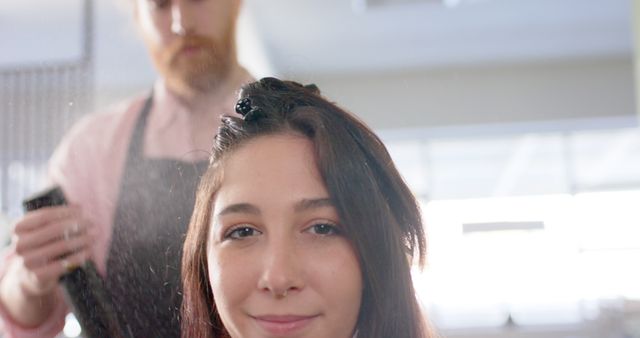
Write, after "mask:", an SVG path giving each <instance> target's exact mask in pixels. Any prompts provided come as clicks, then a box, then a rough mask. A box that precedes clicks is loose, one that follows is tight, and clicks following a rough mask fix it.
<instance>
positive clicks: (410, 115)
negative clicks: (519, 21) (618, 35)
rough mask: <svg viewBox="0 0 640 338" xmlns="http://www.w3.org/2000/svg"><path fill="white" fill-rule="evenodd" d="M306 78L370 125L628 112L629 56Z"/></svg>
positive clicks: (522, 119) (630, 102)
mask: <svg viewBox="0 0 640 338" xmlns="http://www.w3.org/2000/svg"><path fill="white" fill-rule="evenodd" d="M308 80H309V81H316V83H317V84H318V85H319V86H320V88H321V89H322V90H323V93H324V94H325V95H327V96H328V97H329V98H331V99H332V100H334V101H336V102H338V103H339V104H341V105H342V106H344V107H346V108H347V109H349V110H351V111H352V112H354V113H356V114H358V115H360V116H361V117H362V118H363V119H364V120H365V121H367V122H368V123H369V124H370V125H371V126H372V127H374V128H384V129H390V128H401V127H421V126H423V127H434V126H450V125H460V124H478V123H482V124H486V123H503V122H526V121H541V120H562V119H573V118H591V117H608V116H621V115H627V116H629V115H633V114H635V105H634V90H633V88H634V84H633V62H632V59H631V57H628V58H627V57H615V58H606V59H596V60H564V61H549V62H544V63H535V64H511V65H501V64H496V65H486V66H478V67H468V68H455V69H454V68H450V69H433V70H425V71H416V72H412V71H404V72H398V73H386V74H377V75H348V76H341V75H336V76H331V77H325V78H321V79H308Z"/></svg>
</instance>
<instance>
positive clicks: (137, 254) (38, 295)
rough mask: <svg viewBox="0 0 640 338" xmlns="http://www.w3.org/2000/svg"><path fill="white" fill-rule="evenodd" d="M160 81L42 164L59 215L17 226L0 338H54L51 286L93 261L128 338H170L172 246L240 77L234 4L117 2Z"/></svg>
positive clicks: (4, 266)
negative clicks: (58, 195)
mask: <svg viewBox="0 0 640 338" xmlns="http://www.w3.org/2000/svg"><path fill="white" fill-rule="evenodd" d="M128 1H129V2H130V5H131V10H132V13H133V17H134V20H135V22H136V24H137V26H138V28H139V31H140V32H141V35H142V40H143V41H144V43H145V45H146V47H147V50H148V52H149V56H150V58H151V61H153V64H154V66H155V68H156V70H157V72H158V74H159V75H160V77H159V79H158V80H157V82H156V83H155V85H154V87H153V90H151V91H150V92H151V93H147V94H145V95H144V96H140V97H136V98H133V99H131V100H129V101H128V102H125V103H123V104H121V105H119V106H117V107H115V108H114V109H112V110H110V111H107V112H103V113H99V114H90V115H88V116H87V117H85V118H84V119H82V120H81V121H80V122H78V123H77V124H76V125H75V126H74V127H73V128H72V130H71V131H70V132H69V134H68V135H66V136H65V138H64V139H63V141H62V143H61V144H60V145H59V147H58V148H57V150H56V152H55V153H54V155H53V157H52V159H51V161H50V163H49V177H50V179H51V182H52V183H53V184H56V185H60V186H61V187H62V189H63V191H64V193H65V195H66V198H67V200H68V201H69V202H70V206H65V207H53V208H46V209H40V210H37V211H34V212H30V213H28V214H26V215H25V216H24V217H23V218H22V219H20V220H18V222H17V224H16V225H15V228H14V230H13V233H12V244H11V246H10V247H9V249H8V250H7V252H5V253H4V255H3V257H2V261H1V262H0V316H1V318H2V319H1V320H0V327H2V326H3V325H4V329H5V332H4V334H5V337H6V338H18V337H20V338H22V337H38V338H46V337H54V336H56V335H57V334H58V333H59V332H60V331H61V330H62V328H63V326H64V318H65V315H66V314H67V313H68V312H69V309H68V307H67V305H66V304H65V302H64V300H63V296H62V292H61V290H60V288H59V286H58V279H59V278H60V276H61V275H63V274H64V273H65V272H66V271H69V270H70V269H72V268H74V267H76V266H78V265H80V264H82V263H83V262H84V261H85V260H86V259H92V260H94V261H95V263H96V265H97V267H98V270H99V272H100V273H101V274H102V275H103V276H104V278H105V282H106V287H107V290H108V291H109V294H110V295H111V297H112V299H113V302H114V305H115V308H116V309H115V310H116V312H117V313H118V316H119V319H120V321H121V324H122V326H123V327H124V329H125V330H126V331H128V332H129V333H130V335H131V336H132V337H163V338H171V337H179V336H180V323H179V321H178V317H179V316H178V314H179V311H180V304H181V292H180V289H179V288H180V260H181V253H182V241H183V238H184V233H185V232H186V227H187V223H188V221H189V217H190V215H191V211H192V208H193V199H194V191H195V186H196V184H197V180H198V179H199V176H200V175H201V174H202V172H203V171H204V170H205V169H206V166H207V161H206V160H207V158H208V156H209V153H208V149H209V148H210V143H211V135H213V134H214V133H215V131H216V130H217V128H218V125H219V123H220V115H223V114H230V113H233V112H232V111H230V110H232V109H233V107H234V103H235V100H236V93H237V90H238V88H240V86H242V85H243V84H244V83H246V82H249V81H251V76H250V75H249V74H248V73H247V72H246V71H245V70H244V69H243V68H242V67H241V66H240V65H239V64H238V62H237V59H236V47H235V24H236V19H237V16H238V12H239V7H240V0H128ZM0 335H1V334H0Z"/></svg>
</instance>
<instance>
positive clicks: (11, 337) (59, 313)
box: [0, 246, 69, 338]
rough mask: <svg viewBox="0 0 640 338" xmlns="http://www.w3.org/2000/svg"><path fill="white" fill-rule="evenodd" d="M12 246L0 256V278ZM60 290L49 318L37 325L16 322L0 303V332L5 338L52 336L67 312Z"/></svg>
mask: <svg viewBox="0 0 640 338" xmlns="http://www.w3.org/2000/svg"><path fill="white" fill-rule="evenodd" d="M14 255H15V251H14V247H13V246H9V247H8V248H7V249H6V250H5V251H4V252H3V253H2V258H0V279H2V277H4V275H5V273H6V270H7V267H8V266H9V264H10V261H11V260H12V259H13V258H14ZM62 297H63V296H62V290H61V289H60V288H58V291H57V293H56V298H57V301H56V302H55V305H54V309H53V311H52V313H51V315H50V316H49V318H48V319H47V320H46V321H45V322H44V323H42V324H41V325H39V326H37V327H24V326H22V325H20V324H19V323H16V322H15V321H14V320H13V319H12V318H11V316H9V314H8V313H7V311H6V309H4V308H3V307H2V304H0V333H3V334H4V336H3V337H5V338H48V337H49V338H52V337H55V336H56V335H57V334H58V333H59V332H60V331H62V329H63V328H64V318H65V315H66V314H67V313H68V312H69V309H68V307H67V305H66V303H65V302H64V301H63V299H62Z"/></svg>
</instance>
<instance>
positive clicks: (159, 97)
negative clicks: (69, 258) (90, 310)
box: [0, 74, 251, 338]
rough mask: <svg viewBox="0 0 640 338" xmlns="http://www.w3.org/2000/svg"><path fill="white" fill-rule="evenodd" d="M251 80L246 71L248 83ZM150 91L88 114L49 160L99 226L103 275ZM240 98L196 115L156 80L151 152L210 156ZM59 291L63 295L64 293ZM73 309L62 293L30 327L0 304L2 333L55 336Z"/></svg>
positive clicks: (23, 337) (97, 249) (54, 177)
mask: <svg viewBox="0 0 640 338" xmlns="http://www.w3.org/2000/svg"><path fill="white" fill-rule="evenodd" d="M249 81H251V78H250V76H249V75H248V74H246V76H245V81H243V83H247V82H249ZM147 95H148V94H144V95H140V96H138V97H136V98H134V99H132V100H130V101H127V102H125V103H122V104H120V105H118V106H115V107H113V108H112V109H108V110H107V111H105V112H101V113H96V114H90V115H87V116H85V117H83V118H82V119H81V120H80V121H78V122H77V123H76V124H75V125H74V127H73V128H72V129H71V130H70V131H69V133H67V135H65V137H64V139H63V140H62V142H61V143H60V145H59V146H58V148H57V149H56V151H55V153H54V154H53V157H52V158H51V160H50V162H49V177H50V179H51V181H52V182H54V183H55V184H58V185H60V186H61V187H62V189H63V190H64V192H65V196H66V197H67V200H68V201H69V203H71V204H76V205H80V206H81V207H82V210H83V213H84V215H85V217H87V218H88V219H89V220H90V221H91V222H92V223H93V224H94V226H95V227H96V228H97V230H98V231H97V233H98V236H97V238H98V240H97V241H96V243H95V246H94V247H93V255H94V257H93V258H94V260H95V263H96V267H97V269H98V271H99V272H100V273H102V274H103V275H104V274H105V270H106V261H107V253H108V250H109V247H110V242H111V231H112V226H113V218H114V213H115V208H116V205H117V202H118V195H119V190H120V179H121V176H122V173H123V170H124V165H125V160H126V156H127V151H128V147H129V141H130V136H131V133H132V131H133V128H134V126H135V123H136V121H137V118H138V116H139V113H140V111H141V109H142V106H143V105H144V101H145V99H146V98H147ZM236 100H237V93H234V94H233V95H229V96H228V97H225V98H223V99H222V100H220V102H219V104H216V105H215V106H214V107H211V108H212V109H211V110H210V111H212V112H213V113H212V114H207V115H206V116H204V115H202V116H196V115H194V114H193V113H191V112H190V110H189V109H188V107H186V106H185V105H183V104H182V103H181V102H180V101H179V100H178V98H176V97H175V96H173V95H172V94H171V93H170V92H169V91H167V89H166V87H165V86H164V83H163V82H161V81H160V82H158V83H156V85H155V86H154V100H153V107H152V109H151V111H150V114H149V117H148V120H147V125H146V129H145V140H144V147H145V149H144V154H145V156H147V157H149V158H172V159H180V160H183V161H191V162H195V161H200V160H203V159H206V158H208V156H209V152H210V149H211V145H212V141H213V137H214V135H215V132H216V131H217V128H218V126H219V121H220V116H221V115H233V114H235V111H234V110H233V109H234V106H235V102H236ZM13 257H14V252H13V248H12V247H9V249H8V251H7V252H6V253H5V255H4V257H3V259H2V264H0V278H2V276H3V275H4V273H5V268H6V266H7V265H8V263H9V261H10V260H11V259H12V258H13ZM58 296H59V297H62V293H61V292H59V294H58ZM68 311H69V310H68V308H67V306H66V304H65V302H64V301H62V298H61V299H60V301H58V302H57V305H56V308H55V310H54V313H53V315H52V316H51V317H50V318H49V319H48V320H47V321H46V322H45V323H43V324H42V325H41V326H40V327H37V328H24V327H21V326H20V325H18V324H16V323H14V322H13V321H11V318H10V317H9V316H8V314H7V313H6V312H5V310H4V309H3V308H2V307H1V306H0V318H2V320H0V333H1V332H2V324H3V323H2V321H4V326H5V328H4V330H5V334H6V335H7V337H6V338H31V337H33V338H42V337H53V336H55V335H56V334H58V333H59V332H60V331H61V330H62V328H63V326H64V317H65V315H66V314H67V313H68Z"/></svg>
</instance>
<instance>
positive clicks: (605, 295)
mask: <svg viewBox="0 0 640 338" xmlns="http://www.w3.org/2000/svg"><path fill="white" fill-rule="evenodd" d="M633 1H634V0H521V1H508V0H458V1H439V0H353V1H347V0H323V1H297V0H270V1H258V0H245V8H244V11H245V12H244V14H243V16H242V19H241V22H240V29H239V44H240V46H239V47H240V57H241V59H242V60H243V62H244V63H245V64H246V65H247V67H248V68H249V69H250V70H251V71H252V72H253V73H254V74H256V76H263V75H278V76H283V77H288V78H294V79H297V80H299V81H301V82H315V83H317V84H318V85H319V86H320V88H322V89H323V91H324V93H325V94H326V95H328V96H329V97H331V98H333V99H335V100H336V101H337V102H339V103H341V104H343V105H344V106H346V107H347V108H349V109H350V110H352V111H354V112H356V113H358V115H360V116H361V117H362V118H363V119H364V120H365V121H366V122H368V123H369V124H370V125H372V126H373V127H374V128H375V129H376V130H378V131H379V132H380V134H381V135H382V137H383V138H384V140H385V142H386V143H387V145H388V146H389V148H390V150H391V152H392V155H393V156H394V158H395V160H396V161H397V164H398V165H399V167H400V169H401V171H402V172H403V175H404V177H405V178H406V180H407V181H408V182H409V184H410V185H411V186H412V188H413V190H414V191H415V193H416V194H417V195H418V196H420V198H421V200H422V203H423V210H424V214H425V219H426V223H427V226H428V229H427V231H428V234H429V240H430V247H429V249H430V250H429V255H430V256H429V258H428V260H429V265H428V267H427V269H426V271H425V272H423V273H420V272H418V271H416V287H417V289H418V291H419V292H420V295H421V297H422V299H423V301H424V304H425V307H426V309H427V313H428V314H429V316H430V319H431V320H432V322H433V323H434V324H435V326H436V327H438V329H439V331H440V332H441V333H442V334H443V335H444V336H446V337H640V306H639V305H638V303H637V300H638V299H640V272H639V271H640V269H638V268H637V266H638V262H640V214H639V213H637V211H636V210H637V205H638V201H639V200H640V132H639V130H638V128H637V114H636V105H635V101H634V95H635V89H634V76H633V73H634V67H633V64H634V62H633V61H634V47H633V46H634V42H633V41H634V34H633V33H632V32H633V26H634V20H636V21H640V15H638V13H637V12H635V14H634V11H633V8H634V7H633ZM116 2H117V0H111V1H95V2H94V1H91V0H56V1H55V2H49V1H47V2H43V1H38V0H23V1H14V2H5V3H3V4H2V6H0V51H2V53H0V113H1V114H2V115H1V117H0V132H1V133H2V135H0V177H1V178H2V179H0V192H1V195H0V196H1V198H0V207H1V214H0V219H1V221H0V223H6V224H2V225H0V233H1V234H2V235H0V240H1V241H2V242H3V243H6V241H7V239H6V232H7V231H8V227H9V225H8V224H9V223H10V220H11V219H13V218H15V217H16V216H18V215H19V214H20V213H21V210H20V200H21V199H22V198H23V197H24V196H25V195H27V194H29V193H31V192H33V191H35V190H37V189H38V188H39V187H42V185H43V184H44V183H43V181H42V176H43V173H44V164H45V162H46V159H47V158H48V156H49V155H50V154H49V152H50V150H51V149H52V147H53V146H54V145H55V144H56V143H57V142H58V141H59V137H60V136H61V135H62V133H63V132H64V131H65V130H66V128H68V127H69V125H70V124H71V123H72V122H73V121H74V120H75V119H77V118H78V117H79V116H80V115H82V114H84V113H86V112H88V111H91V110H93V109H97V108H100V107H104V106H105V105H106V104H108V103H112V102H115V101H117V100H118V99H120V98H124V97H128V96H130V95H131V94H132V93H140V92H143V91H145V90H148V89H149V87H150V86H151V83H152V81H153V79H154V77H155V75H154V74H153V70H152V69H151V67H150V66H149V65H148V61H147V57H146V55H145V51H144V49H143V47H142V45H141V43H140V41H139V40H138V38H137V37H136V36H135V33H134V28H133V26H132V24H131V23H130V21H129V18H128V17H127V11H126V9H122V8H120V9H119V8H117V6H116ZM87 6H88V7H87ZM92 6H93V8H92ZM42 13H46V15H43V14H42ZM635 24H640V22H636V23H635ZM636 55H637V54H636ZM635 58H638V56H636V57H635ZM71 329H72V328H70V330H71ZM67 334H68V335H70V336H72V335H73V333H72V330H71V331H67Z"/></svg>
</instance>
